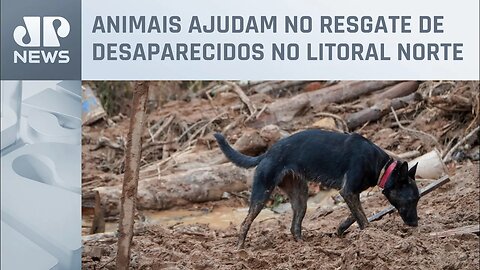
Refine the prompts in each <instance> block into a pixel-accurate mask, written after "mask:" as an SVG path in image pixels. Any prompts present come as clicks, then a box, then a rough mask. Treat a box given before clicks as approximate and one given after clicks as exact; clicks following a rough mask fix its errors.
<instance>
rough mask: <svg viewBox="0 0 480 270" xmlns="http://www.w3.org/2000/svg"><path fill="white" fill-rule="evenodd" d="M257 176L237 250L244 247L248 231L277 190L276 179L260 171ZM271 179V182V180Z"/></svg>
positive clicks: (241, 227)
mask: <svg viewBox="0 0 480 270" xmlns="http://www.w3.org/2000/svg"><path fill="white" fill-rule="evenodd" d="M258 169H259V168H257V172H256V174H255V178H254V180H253V186H252V195H251V196H250V208H249V209H248V214H247V217H246V218H245V220H244V221H243V222H242V225H241V226H240V234H239V235H238V242H237V248H238V249H241V248H243V247H244V244H245V239H246V238H247V233H248V230H250V226H251V225H252V222H253V220H255V218H256V217H257V216H258V214H259V213H260V211H262V209H263V207H264V206H265V203H266V201H267V200H268V198H270V194H272V191H273V189H274V188H275V183H276V182H275V177H271V178H268V174H264V173H262V172H261V171H260V172H259V171H258ZM270 179H271V180H270Z"/></svg>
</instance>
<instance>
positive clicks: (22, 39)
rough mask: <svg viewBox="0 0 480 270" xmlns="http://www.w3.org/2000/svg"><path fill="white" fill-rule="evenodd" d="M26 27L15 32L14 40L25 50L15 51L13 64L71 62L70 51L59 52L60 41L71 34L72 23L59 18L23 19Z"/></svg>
mask: <svg viewBox="0 0 480 270" xmlns="http://www.w3.org/2000/svg"><path fill="white" fill-rule="evenodd" d="M23 22H24V25H19V26H17V27H16V28H15V30H14V31H13V39H14V40H15V42H16V43H17V44H18V46H21V47H23V48H24V49H23V50H18V51H17V50H15V51H13V62H14V63H15V64H17V63H30V64H40V63H45V64H49V63H52V64H53V63H58V64H66V63H68V62H70V56H69V53H70V52H69V51H68V50H59V49H58V48H59V47H60V41H61V39H63V38H66V37H67V36H68V34H69V33H70V23H69V22H68V21H67V20H66V19H65V18H63V17H59V16H44V17H39V16H28V17H23Z"/></svg>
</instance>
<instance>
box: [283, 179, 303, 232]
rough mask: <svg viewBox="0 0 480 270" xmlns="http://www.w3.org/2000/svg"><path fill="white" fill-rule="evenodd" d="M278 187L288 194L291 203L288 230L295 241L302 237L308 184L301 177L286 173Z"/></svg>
mask: <svg viewBox="0 0 480 270" xmlns="http://www.w3.org/2000/svg"><path fill="white" fill-rule="evenodd" d="M279 187H280V188H281V189H282V190H283V191H284V192H285V193H287V195H288V198H289V199H290V203H291V204H292V210H293V219H292V226H291V227H290V232H291V233H292V235H293V237H294V238H295V240H296V241H299V240H301V239H302V221H303V218H304V217H305V213H306V211H307V200H308V185H307V182H306V181H305V180H303V179H301V178H296V177H294V176H293V175H291V174H287V175H286V176H285V177H284V178H283V181H282V182H281V183H280V184H279Z"/></svg>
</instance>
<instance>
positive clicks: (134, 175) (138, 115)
mask: <svg viewBox="0 0 480 270" xmlns="http://www.w3.org/2000/svg"><path fill="white" fill-rule="evenodd" d="M148 85H149V84H148V82H137V83H136V84H135V89H134V92H133V102H132V111H131V116H130V128H129V130H128V135H127V151H126V153H125V155H126V156H125V174H124V178H123V188H122V197H121V207H120V223H119V226H118V229H119V234H118V249H117V261H116V268H117V269H119V270H120V269H125V270H127V269H129V265H130V244H131V242H132V238H133V223H134V219H133V218H134V215H135V208H136V203H137V187H138V174H139V170H140V158H141V155H142V134H143V129H144V126H145V108H146V107H145V105H146V103H147V98H148Z"/></svg>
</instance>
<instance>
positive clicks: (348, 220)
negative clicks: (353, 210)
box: [337, 214, 355, 236]
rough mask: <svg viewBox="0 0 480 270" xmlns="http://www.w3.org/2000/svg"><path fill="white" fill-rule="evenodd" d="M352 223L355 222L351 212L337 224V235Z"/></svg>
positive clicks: (341, 233) (340, 234)
mask: <svg viewBox="0 0 480 270" xmlns="http://www.w3.org/2000/svg"><path fill="white" fill-rule="evenodd" d="M353 223H355V218H354V217H353V216H352V214H350V215H348V217H347V218H346V219H345V220H344V221H342V223H340V224H339V225H338V228H337V235H338V236H342V235H343V233H345V231H346V230H347V229H348V228H350V226H352V224H353Z"/></svg>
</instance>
